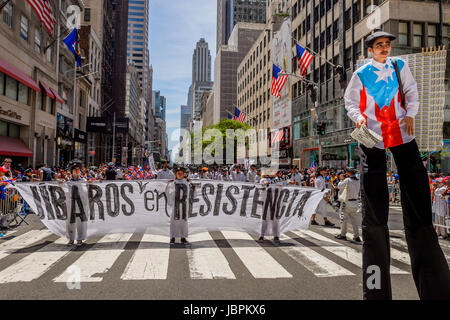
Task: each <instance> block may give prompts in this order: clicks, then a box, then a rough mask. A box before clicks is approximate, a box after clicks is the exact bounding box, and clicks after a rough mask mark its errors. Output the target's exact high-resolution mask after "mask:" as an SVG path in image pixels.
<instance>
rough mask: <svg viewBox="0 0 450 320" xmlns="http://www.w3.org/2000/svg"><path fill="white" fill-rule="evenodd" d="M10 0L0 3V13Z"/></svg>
mask: <svg viewBox="0 0 450 320" xmlns="http://www.w3.org/2000/svg"><path fill="white" fill-rule="evenodd" d="M10 2H11V0H6V1H5V2H4V3H2V4H1V5H0V13H1V12H2V10H3V8H4V7H6V6H7V5H8V3H10Z"/></svg>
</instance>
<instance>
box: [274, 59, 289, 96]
mask: <svg viewBox="0 0 450 320" xmlns="http://www.w3.org/2000/svg"><path fill="white" fill-rule="evenodd" d="M280 72H282V73H283V70H281V69H280V68H278V67H277V66H276V65H273V75H272V95H273V96H275V97H278V98H280V99H281V95H280V92H281V90H282V89H283V87H284V84H285V83H286V80H287V78H288V75H284V76H281V77H279V76H278V74H279V73H280Z"/></svg>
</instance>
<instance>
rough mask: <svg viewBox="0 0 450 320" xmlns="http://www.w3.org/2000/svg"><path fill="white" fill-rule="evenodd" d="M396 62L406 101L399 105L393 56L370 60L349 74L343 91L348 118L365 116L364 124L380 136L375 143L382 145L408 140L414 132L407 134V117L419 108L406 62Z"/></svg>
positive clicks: (378, 145)
mask: <svg viewBox="0 0 450 320" xmlns="http://www.w3.org/2000/svg"><path fill="white" fill-rule="evenodd" d="M395 59H396V60H397V65H398V68H399V71H400V77H401V79H402V84H403V91H404V94H405V104H406V106H405V107H403V106H402V105H401V97H400V90H399V85H398V79H397V75H396V73H395V69H394V66H393V65H392V58H388V59H386V63H380V62H377V61H375V60H373V59H372V60H371V61H370V62H369V63H367V64H365V65H364V66H362V67H360V68H359V69H358V70H356V71H355V73H354V74H353V76H352V79H351V80H350V82H349V84H348V86H347V89H346V91H345V96H344V98H345V108H346V109H347V111H348V113H347V115H348V116H349V118H350V119H351V120H352V121H354V122H358V121H360V120H362V119H366V120H367V127H368V128H369V129H370V130H373V131H374V132H376V133H378V134H379V135H380V136H381V137H383V141H381V142H380V143H378V144H377V145H376V146H375V147H376V148H379V149H385V148H390V147H395V146H398V145H401V144H404V143H408V142H411V141H412V140H413V139H414V138H415V137H414V135H408V134H406V131H405V128H406V124H405V123H403V124H401V125H400V122H401V121H402V120H403V119H404V118H405V117H406V116H408V117H411V118H414V117H415V116H416V115H417V112H418V111H419V94H418V91H417V83H416V81H415V80H414V78H413V76H412V73H411V71H410V69H409V67H408V64H407V63H406V62H405V61H404V60H402V59H400V58H395Z"/></svg>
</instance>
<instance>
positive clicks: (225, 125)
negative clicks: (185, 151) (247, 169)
mask: <svg viewBox="0 0 450 320" xmlns="http://www.w3.org/2000/svg"><path fill="white" fill-rule="evenodd" d="M209 129H217V130H219V131H220V132H221V134H222V141H223V154H224V155H225V152H226V148H227V142H226V140H227V139H226V137H227V130H238V129H241V130H243V131H244V132H245V131H247V130H249V129H253V127H251V126H250V125H248V124H246V123H241V122H239V121H235V120H229V119H226V120H222V121H220V122H219V123H217V124H213V125H210V126H208V127H202V138H203V136H204V134H205V131H206V130H209ZM214 141H215V138H214V137H213V138H211V139H209V140H202V151H203V150H205V148H206V147H207V146H209V145H210V144H211V143H213V142H214ZM191 145H192V151H193V152H195V151H196V147H195V145H194V132H192V133H191ZM236 146H237V137H235V138H234V149H235V152H234V153H235V158H236ZM212 154H213V155H215V149H213V152H212Z"/></svg>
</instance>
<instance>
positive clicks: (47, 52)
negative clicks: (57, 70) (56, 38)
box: [45, 41, 52, 62]
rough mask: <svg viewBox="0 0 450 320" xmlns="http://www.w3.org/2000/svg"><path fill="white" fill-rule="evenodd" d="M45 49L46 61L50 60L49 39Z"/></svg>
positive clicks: (50, 48)
mask: <svg viewBox="0 0 450 320" xmlns="http://www.w3.org/2000/svg"><path fill="white" fill-rule="evenodd" d="M46 48H47V49H46V51H45V56H46V57H47V61H48V62H52V47H51V46H50V41H47V47H46Z"/></svg>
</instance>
